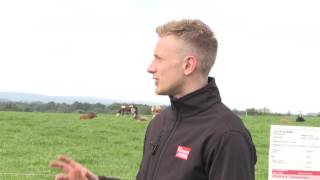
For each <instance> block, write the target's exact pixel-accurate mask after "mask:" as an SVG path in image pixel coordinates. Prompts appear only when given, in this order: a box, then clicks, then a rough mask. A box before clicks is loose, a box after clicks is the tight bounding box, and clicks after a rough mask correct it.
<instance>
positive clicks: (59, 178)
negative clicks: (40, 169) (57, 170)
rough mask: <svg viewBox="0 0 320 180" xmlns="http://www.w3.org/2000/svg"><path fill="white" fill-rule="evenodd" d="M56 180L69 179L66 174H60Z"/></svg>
mask: <svg viewBox="0 0 320 180" xmlns="http://www.w3.org/2000/svg"><path fill="white" fill-rule="evenodd" d="M54 180H69V179H68V176H67V175H65V174H58V175H57V176H56V177H55V178H54Z"/></svg>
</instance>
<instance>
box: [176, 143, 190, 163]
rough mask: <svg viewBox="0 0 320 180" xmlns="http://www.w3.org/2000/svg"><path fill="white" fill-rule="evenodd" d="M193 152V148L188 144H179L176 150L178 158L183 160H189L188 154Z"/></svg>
mask: <svg viewBox="0 0 320 180" xmlns="http://www.w3.org/2000/svg"><path fill="white" fill-rule="evenodd" d="M190 152H191V148H189V147H186V146H178V149H177V152H176V158H180V159H183V160H188V156H189V154H190Z"/></svg>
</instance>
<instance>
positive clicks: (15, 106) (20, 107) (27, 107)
mask: <svg viewBox="0 0 320 180" xmlns="http://www.w3.org/2000/svg"><path fill="white" fill-rule="evenodd" d="M122 105H128V104H125V103H112V104H110V105H105V104H101V103H95V104H90V103H86V102H78V101H76V102H74V103H72V104H67V103H56V102H53V101H51V102H48V103H43V102H30V103H28V102H11V101H6V102H0V111H18V112H59V113H88V112H95V113H105V114H116V113H117V112H118V110H119V109H120V107H121V106H122ZM133 105H135V106H137V107H138V110H139V114H142V115H150V114H151V106H150V105H146V104H133Z"/></svg>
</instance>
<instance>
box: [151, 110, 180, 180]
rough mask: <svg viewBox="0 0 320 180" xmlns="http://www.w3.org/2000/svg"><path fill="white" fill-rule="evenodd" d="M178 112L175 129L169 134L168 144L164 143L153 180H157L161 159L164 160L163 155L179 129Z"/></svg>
mask: <svg viewBox="0 0 320 180" xmlns="http://www.w3.org/2000/svg"><path fill="white" fill-rule="evenodd" d="M176 111H177V115H176V121H175V122H174V124H173V128H172V130H171V132H170V134H169V137H168V138H167V140H166V142H165V143H164V146H163V149H162V150H161V151H160V155H159V158H158V160H157V162H156V165H155V172H154V174H153V178H152V179H153V180H155V179H156V177H157V175H158V172H159V165H160V162H161V159H162V155H163V153H164V152H165V151H166V149H167V146H168V144H169V141H170V139H171V138H172V137H173V135H174V133H175V132H176V129H177V126H178V123H179V113H178V110H176Z"/></svg>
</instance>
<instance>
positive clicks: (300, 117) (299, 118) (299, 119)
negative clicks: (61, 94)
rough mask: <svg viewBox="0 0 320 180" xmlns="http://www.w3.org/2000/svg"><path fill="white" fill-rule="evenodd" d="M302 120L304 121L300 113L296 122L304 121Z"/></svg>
mask: <svg viewBox="0 0 320 180" xmlns="http://www.w3.org/2000/svg"><path fill="white" fill-rule="evenodd" d="M304 121H305V119H304V118H303V117H302V114H301V113H300V114H299V116H298V117H297V119H296V122H304Z"/></svg>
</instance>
